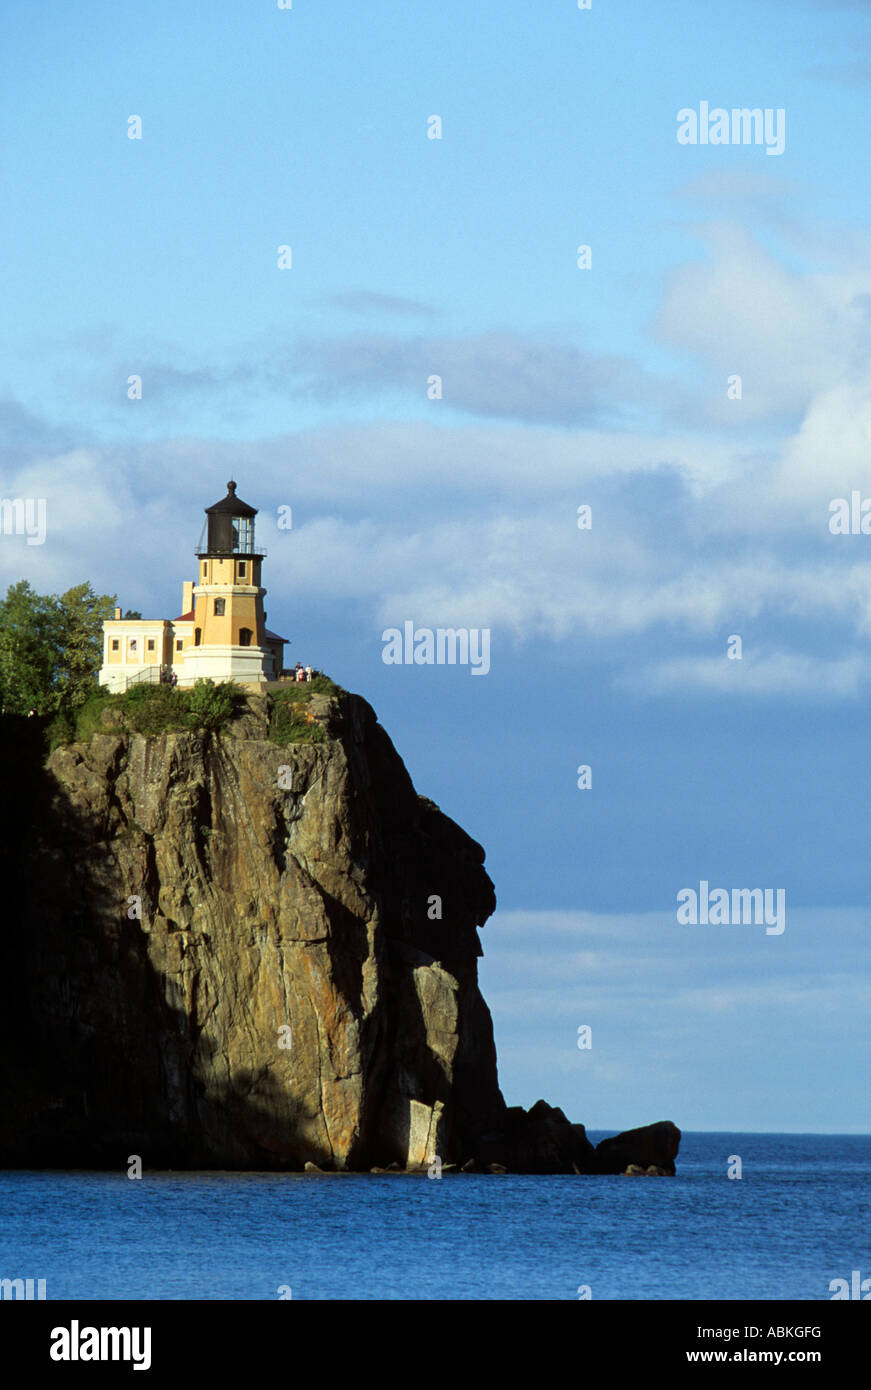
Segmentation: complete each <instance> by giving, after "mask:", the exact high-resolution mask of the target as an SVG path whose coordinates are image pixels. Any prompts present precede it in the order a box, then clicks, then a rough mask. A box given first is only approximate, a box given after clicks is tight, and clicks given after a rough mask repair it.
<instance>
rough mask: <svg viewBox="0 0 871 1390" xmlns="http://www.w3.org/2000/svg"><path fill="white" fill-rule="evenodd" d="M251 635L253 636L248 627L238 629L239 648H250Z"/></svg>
mask: <svg viewBox="0 0 871 1390" xmlns="http://www.w3.org/2000/svg"><path fill="white" fill-rule="evenodd" d="M252 635H253V634H252V632H251V629H250V627H240V629H239V646H240V647H250V646H251V637H252Z"/></svg>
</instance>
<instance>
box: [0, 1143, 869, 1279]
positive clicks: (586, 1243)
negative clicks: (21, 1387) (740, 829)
mask: <svg viewBox="0 0 871 1390" xmlns="http://www.w3.org/2000/svg"><path fill="white" fill-rule="evenodd" d="M590 1137H591V1138H592V1139H593V1141H594V1142H595V1141H596V1140H597V1139H598V1138H599V1137H601V1136H598V1135H595V1134H592V1133H591V1136H590ZM730 1155H739V1156H740V1158H741V1160H742V1164H743V1176H742V1178H741V1179H740V1180H737V1179H734V1180H730V1179H728V1178H727V1176H726V1171H727V1161H728V1159H729V1157H730ZM869 1217H871V1137H866V1136H835V1135H822V1136H821V1135H795V1134H792V1135H776V1134H685V1135H684V1137H683V1141H682V1144H681V1152H680V1155H679V1157H678V1176H677V1177H676V1178H670V1179H669V1178H621V1177H607V1178H606V1177H602V1178H586V1177H584V1178H582V1177H571V1178H567V1177H544V1178H542V1177H514V1176H511V1175H504V1176H498V1177H497V1176H490V1175H487V1176H476V1175H463V1176H453V1175H450V1174H449V1175H446V1176H445V1177H443V1178H442V1179H441V1180H440V1181H439V1180H433V1179H429V1178H427V1177H425V1176H421V1177H417V1176H416V1177H404V1176H396V1177H390V1176H385V1177H379V1176H371V1175H362V1174H360V1175H358V1174H347V1175H336V1176H324V1177H318V1176H307V1175H305V1176H304V1175H297V1174H274V1173H243V1174H240V1173H203V1172H199V1173H181V1172H171V1173H165V1172H162V1173H151V1172H148V1171H147V1170H146V1171H145V1173H144V1175H143V1178H142V1180H141V1181H134V1180H130V1179H128V1178H127V1177H126V1175H123V1174H122V1175H118V1176H116V1175H112V1174H105V1173H90V1172H87V1173H85V1172H0V1225H2V1229H0V1278H3V1277H5V1278H19V1277H20V1278H33V1279H37V1278H44V1279H45V1280H46V1281H47V1297H48V1298H49V1299H52V1298H69V1299H97V1298H99V1299H106V1298H108V1299H143V1298H156V1299H180V1298H190V1299H216V1298H224V1299H276V1298H278V1296H279V1294H278V1290H279V1288H280V1287H281V1286H289V1288H290V1289H291V1290H292V1297H293V1298H294V1299H334V1298H345V1299H402V1298H424V1299H456V1298H460V1299H576V1298H577V1297H578V1288H579V1286H581V1285H589V1286H590V1289H591V1293H592V1297H593V1299H666V1298H670V1299H675V1298H676V1299H707V1298H717V1299H775V1298H787V1299H805V1300H814V1299H824V1300H827V1299H830V1298H831V1293H830V1291H829V1283H830V1281H831V1280H832V1279H835V1278H844V1279H847V1280H848V1281H849V1280H850V1277H851V1271H852V1270H854V1269H858V1270H860V1271H861V1274H862V1278H868V1277H871V1219H869Z"/></svg>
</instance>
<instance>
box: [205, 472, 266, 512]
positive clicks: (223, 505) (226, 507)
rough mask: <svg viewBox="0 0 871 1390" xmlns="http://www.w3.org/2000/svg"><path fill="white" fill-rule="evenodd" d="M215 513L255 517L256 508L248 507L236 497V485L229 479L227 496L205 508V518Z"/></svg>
mask: <svg viewBox="0 0 871 1390" xmlns="http://www.w3.org/2000/svg"><path fill="white" fill-rule="evenodd" d="M216 512H229V513H230V515H231V516H256V515H257V508H256V507H249V505H248V503H247V502H243V501H242V498H241V497H237V496H236V484H235V483H234V482H233V481H232V479H231V480H230V482H229V483H228V484H227V496H226V497H224V498H223V499H222V500H221V501H220V502H216V503H215V505H214V506H213V507H206V516H213V515H214V514H215V513H216Z"/></svg>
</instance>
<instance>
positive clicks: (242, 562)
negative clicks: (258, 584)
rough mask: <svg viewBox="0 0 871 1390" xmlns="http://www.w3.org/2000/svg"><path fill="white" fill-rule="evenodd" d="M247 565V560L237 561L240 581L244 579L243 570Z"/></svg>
mask: <svg viewBox="0 0 871 1390" xmlns="http://www.w3.org/2000/svg"><path fill="white" fill-rule="evenodd" d="M247 563H248V562H247V560H240V561H239V578H240V579H244V578H245V569H246V566H247Z"/></svg>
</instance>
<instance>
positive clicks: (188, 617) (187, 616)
mask: <svg viewBox="0 0 871 1390" xmlns="http://www.w3.org/2000/svg"><path fill="white" fill-rule="evenodd" d="M193 620H194V609H193V608H192V609H191V611H190V612H189V613H182V615H181V617H180V618H173V620H172V621H173V622H174V623H192V622H193Z"/></svg>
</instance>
